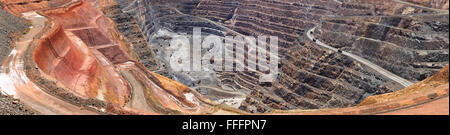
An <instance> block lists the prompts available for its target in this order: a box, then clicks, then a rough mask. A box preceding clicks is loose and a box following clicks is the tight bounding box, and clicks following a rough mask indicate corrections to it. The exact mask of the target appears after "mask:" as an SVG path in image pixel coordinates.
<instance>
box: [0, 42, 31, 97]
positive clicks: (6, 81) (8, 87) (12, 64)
mask: <svg viewBox="0 0 450 135" xmlns="http://www.w3.org/2000/svg"><path fill="white" fill-rule="evenodd" d="M16 54H17V50H15V49H14V50H12V51H11V53H10V54H9V56H8V60H10V61H9V63H8V64H6V65H3V66H1V67H0V92H1V93H2V94H5V95H9V96H13V97H14V98H17V96H16V95H17V93H16V85H24V84H26V83H28V82H29V81H30V80H29V79H28V77H27V76H26V75H25V73H24V72H18V71H21V70H22V69H23V61H22V60H15V59H14V58H15V57H16Z"/></svg>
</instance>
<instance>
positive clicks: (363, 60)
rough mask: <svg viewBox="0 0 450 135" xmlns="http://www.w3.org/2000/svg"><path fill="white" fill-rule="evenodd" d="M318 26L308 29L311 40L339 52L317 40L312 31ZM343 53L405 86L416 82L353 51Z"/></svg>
mask: <svg viewBox="0 0 450 135" xmlns="http://www.w3.org/2000/svg"><path fill="white" fill-rule="evenodd" d="M316 28H317V26H316V27H314V28H312V29H310V30H308V31H307V34H306V35H307V37H308V38H309V39H310V40H311V41H314V40H315V42H314V43H315V44H317V45H320V46H322V47H325V48H327V49H330V50H332V51H334V52H339V50H338V49H337V48H334V47H331V46H329V45H327V44H325V43H323V42H321V41H319V40H317V39H315V38H314V36H313V35H312V34H311V33H312V32H313V31H315V30H316ZM342 54H343V55H345V56H348V57H350V58H352V59H354V60H356V61H358V62H360V63H362V64H364V65H366V66H368V67H370V68H372V69H374V70H375V71H377V72H378V73H380V74H381V75H383V76H386V77H387V78H389V79H391V80H393V81H395V82H397V83H399V84H401V85H402V86H404V87H408V86H411V85H413V84H414V83H412V82H410V81H408V80H406V79H404V78H402V77H400V76H397V75H395V74H394V73H392V72H389V71H388V70H386V69H384V68H382V67H380V66H378V65H376V64H374V63H372V62H370V61H369V60H367V59H364V58H362V57H359V56H357V55H354V54H351V53H348V52H345V51H342Z"/></svg>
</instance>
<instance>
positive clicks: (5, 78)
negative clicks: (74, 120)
mask: <svg viewBox="0 0 450 135" xmlns="http://www.w3.org/2000/svg"><path fill="white" fill-rule="evenodd" d="M22 15H23V17H24V18H25V19H27V20H30V21H31V23H32V26H31V27H30V31H29V32H28V33H26V34H25V35H24V36H23V37H21V38H20V39H19V40H18V41H17V42H16V43H15V48H14V50H13V51H12V52H11V54H10V55H9V56H8V58H7V59H6V61H5V62H4V63H3V64H2V66H1V67H0V79H1V81H0V86H8V87H5V88H3V87H2V89H4V91H3V92H4V93H6V94H8V95H12V96H14V97H15V98H17V99H20V101H21V102H23V103H25V104H26V105H28V106H29V107H31V108H32V109H34V110H36V111H38V112H39V113H41V114H50V115H61V114H63V115H92V114H96V113H94V112H91V111H88V110H83V109H81V107H79V106H75V105H72V104H70V103H68V102H64V101H62V100H60V99H58V98H56V97H54V96H52V95H49V94H47V93H46V92H44V91H43V90H41V89H40V88H39V87H38V86H37V85H36V84H34V83H33V82H32V81H30V79H29V78H28V77H27V75H26V74H25V71H24V64H23V59H22V56H23V53H24V52H25V51H26V49H27V48H28V47H29V45H30V43H31V42H32V40H33V37H35V36H36V35H37V34H38V33H39V32H41V31H42V30H43V28H44V26H45V22H46V21H47V19H46V18H45V17H43V16H41V15H39V14H37V13H36V12H34V11H33V12H27V13H23V14H22ZM3 83H6V84H3Z"/></svg>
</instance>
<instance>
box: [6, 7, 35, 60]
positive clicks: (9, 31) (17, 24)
mask: <svg viewBox="0 0 450 135" xmlns="http://www.w3.org/2000/svg"><path fill="white" fill-rule="evenodd" d="M28 26H29V25H28V23H27V21H26V20H24V19H21V18H19V17H16V16H14V15H12V14H10V13H8V12H6V11H4V10H3V9H1V8H0V62H3V60H4V59H5V57H6V56H8V55H9V52H10V51H11V49H12V47H11V45H12V44H13V40H14V37H15V36H18V35H22V34H23V33H24V32H25V31H26V30H27V28H28Z"/></svg>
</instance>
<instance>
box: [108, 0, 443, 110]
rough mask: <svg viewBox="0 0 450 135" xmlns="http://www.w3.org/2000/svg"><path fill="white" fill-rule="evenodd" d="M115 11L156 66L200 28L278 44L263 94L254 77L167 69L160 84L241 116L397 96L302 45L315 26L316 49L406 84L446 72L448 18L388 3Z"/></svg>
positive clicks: (133, 5) (244, 3) (162, 5)
mask: <svg viewBox="0 0 450 135" xmlns="http://www.w3.org/2000/svg"><path fill="white" fill-rule="evenodd" d="M116 1H117V2H118V3H120V5H121V8H122V10H123V11H124V12H125V13H129V14H132V15H134V18H136V20H137V22H138V23H137V24H139V26H140V28H141V29H142V31H143V32H144V33H145V35H146V37H147V40H148V42H149V43H150V44H151V45H152V46H153V48H154V50H155V53H156V54H157V55H158V56H159V57H160V59H161V61H162V62H163V63H165V65H169V64H168V58H169V57H167V56H170V55H171V54H173V52H171V51H170V49H168V48H169V42H170V39H171V38H170V37H171V36H172V35H175V34H181V35H191V34H192V30H193V27H201V28H202V32H203V34H204V33H206V34H205V35H209V34H213V35H218V36H225V35H246V36H256V35H274V36H278V37H279V55H280V56H281V57H280V58H281V60H280V63H281V64H280V70H281V71H280V72H281V73H280V74H279V75H278V81H277V82H274V83H272V84H271V85H266V84H259V83H257V82H258V78H259V75H260V73H257V72H208V73H206V74H199V73H190V72H172V71H170V70H171V68H170V67H169V68H168V70H169V74H168V75H169V76H171V77H172V78H175V79H176V80H178V81H180V82H182V83H185V84H186V85H189V86H191V87H194V88H196V89H197V90H198V91H199V92H200V93H202V94H204V95H205V96H207V97H209V98H211V99H221V98H229V97H240V95H246V100H244V101H243V102H242V105H241V106H240V109H242V110H246V111H249V112H266V111H270V110H271V109H282V110H286V109H296V108H299V109H317V108H336V107H348V106H353V105H356V104H357V103H359V102H360V101H361V100H363V99H364V98H365V97H366V96H369V95H374V94H383V93H388V92H392V91H395V90H398V89H400V88H402V87H401V86H400V85H399V84H396V83H393V82H392V81H391V80H390V79H388V78H386V77H384V76H382V75H380V74H378V73H377V72H376V71H373V70H371V69H370V68H368V67H366V66H365V65H362V64H360V63H359V62H357V61H355V60H353V59H351V58H348V57H346V56H343V55H342V54H339V53H333V52H330V51H328V50H326V49H324V48H321V47H319V46H317V45H315V44H314V43H313V42H311V41H309V40H308V39H307V38H305V35H306V34H305V32H306V31H307V30H309V29H311V28H312V27H314V26H321V28H320V29H318V30H316V34H315V35H316V37H317V38H318V39H320V40H322V41H325V42H326V43H327V44H330V45H332V46H334V47H337V48H342V49H344V50H348V51H350V52H351V53H354V54H356V55H359V56H362V57H364V58H366V59H369V60H371V61H373V62H375V63H376V64H378V65H380V66H382V67H384V68H385V69H387V70H389V71H391V72H393V73H395V74H397V75H400V76H401V77H404V78H406V79H408V80H411V81H420V80H423V79H425V78H426V77H428V76H430V75H432V74H434V73H436V72H437V71H438V70H439V69H440V68H442V67H443V66H445V65H446V64H448V59H447V58H446V57H448V51H445V49H448V38H447V36H448V32H445V31H448V21H445V20H446V19H448V14H442V15H440V14H437V12H435V11H433V10H429V9H426V8H420V7H417V6H411V5H409V4H404V3H399V2H395V1H391V0H383V1H366V0H346V1H331V0H330V1H309V0H288V1H277V0H263V1H259V0H231V1H218V0H181V1H176V2H174V1H160V0H156V1H155V0H116ZM422 14H428V15H422ZM433 14H436V15H433ZM333 16H334V17H333ZM380 16H383V17H380ZM336 18H339V19H336ZM340 24H345V25H340ZM411 31H414V32H411ZM340 33H342V34H340ZM344 33H345V34H344ZM424 33H432V34H424ZM349 35H354V36H349ZM360 37H363V38H360ZM346 48H348V49H346ZM203 51H206V50H203ZM392 63H396V64H392ZM202 76H203V78H202ZM203 82H207V83H203ZM225 92H226V93H225ZM230 93H232V94H231V95H230ZM225 95H226V96H225Z"/></svg>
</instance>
